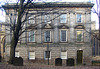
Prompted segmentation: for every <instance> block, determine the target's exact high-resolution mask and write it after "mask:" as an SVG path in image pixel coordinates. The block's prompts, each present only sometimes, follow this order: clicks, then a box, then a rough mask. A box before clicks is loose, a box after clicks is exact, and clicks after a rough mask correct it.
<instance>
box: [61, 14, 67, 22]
mask: <svg viewBox="0 0 100 69" xmlns="http://www.w3.org/2000/svg"><path fill="white" fill-rule="evenodd" d="M60 23H67V14H62V15H61V16H60Z"/></svg>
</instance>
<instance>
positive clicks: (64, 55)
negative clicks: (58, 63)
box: [61, 51, 67, 59]
mask: <svg viewBox="0 0 100 69" xmlns="http://www.w3.org/2000/svg"><path fill="white" fill-rule="evenodd" d="M61 59H67V52H66V51H62V52H61Z"/></svg>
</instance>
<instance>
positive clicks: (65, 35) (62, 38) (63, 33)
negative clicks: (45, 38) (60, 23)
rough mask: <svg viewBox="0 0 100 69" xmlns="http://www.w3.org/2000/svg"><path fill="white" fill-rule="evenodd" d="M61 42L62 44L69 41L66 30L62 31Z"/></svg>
mask: <svg viewBox="0 0 100 69" xmlns="http://www.w3.org/2000/svg"><path fill="white" fill-rule="evenodd" d="M60 41H61V42H66V41H67V31H66V30H61V32H60Z"/></svg>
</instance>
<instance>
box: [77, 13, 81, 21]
mask: <svg viewBox="0 0 100 69" xmlns="http://www.w3.org/2000/svg"><path fill="white" fill-rule="evenodd" d="M81 17H82V15H81V14H77V23H81V22H82V21H81Z"/></svg>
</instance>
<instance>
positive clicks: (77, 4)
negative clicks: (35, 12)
mask: <svg viewBox="0 0 100 69" xmlns="http://www.w3.org/2000/svg"><path fill="white" fill-rule="evenodd" d="M93 5H94V4H93V3H90V2H46V3H42V2H38V3H31V4H30V5H29V6H27V8H43V7H44V8H52V7H93ZM18 6H19V5H16V3H9V4H5V5H3V6H2V7H3V8H18Z"/></svg>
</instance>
